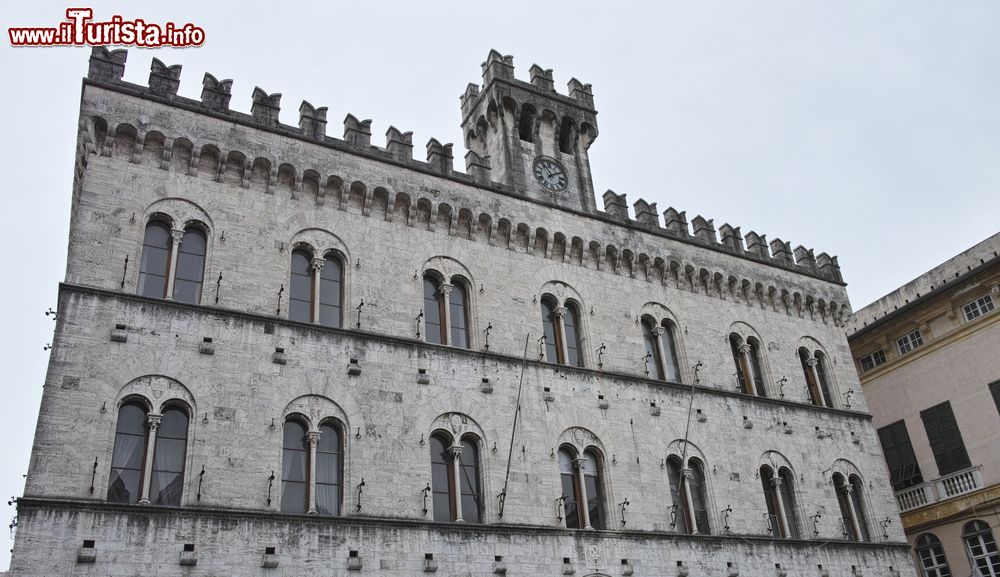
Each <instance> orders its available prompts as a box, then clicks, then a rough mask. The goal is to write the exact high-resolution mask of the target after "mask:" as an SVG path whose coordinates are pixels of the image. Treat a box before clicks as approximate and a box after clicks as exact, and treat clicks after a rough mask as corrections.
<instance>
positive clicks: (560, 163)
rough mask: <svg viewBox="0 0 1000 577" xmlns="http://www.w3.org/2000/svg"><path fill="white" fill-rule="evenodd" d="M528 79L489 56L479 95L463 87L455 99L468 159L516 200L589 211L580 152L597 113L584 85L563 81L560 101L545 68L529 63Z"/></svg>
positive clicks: (589, 186)
mask: <svg viewBox="0 0 1000 577" xmlns="http://www.w3.org/2000/svg"><path fill="white" fill-rule="evenodd" d="M530 75H531V81H530V82H524V81H522V80H517V79H515V78H514V59H513V58H512V57H511V56H502V55H501V54H500V53H499V52H497V51H496V50H492V51H490V55H489V56H488V57H487V59H486V62H484V63H483V86H482V89H480V87H479V86H478V85H476V84H469V86H468V87H467V88H466V89H465V93H464V94H463V95H462V96H461V102H462V132H463V134H464V135H465V146H466V148H467V149H468V151H469V152H468V153H467V154H466V156H467V157H468V158H467V161H469V162H474V163H484V162H488V163H489V165H490V167H491V169H492V170H491V174H492V178H493V180H494V181H497V182H499V183H500V184H502V185H505V186H507V187H509V188H511V189H512V190H513V191H514V192H515V193H516V194H519V195H523V196H526V197H529V198H532V199H535V200H540V201H542V202H547V203H552V204H555V205H557V206H560V207H564V208H571V209H575V210H583V211H588V212H593V211H595V210H596V207H595V202H594V185H593V181H592V180H591V174H590V159H589V157H588V156H587V150H588V149H589V148H590V145H591V143H593V142H594V140H595V139H596V138H597V111H596V110H594V94H593V92H591V89H590V85H589V84H582V83H581V82H580V81H578V80H577V79H575V78H573V79H570V81H569V85H568V86H569V89H568V93H569V94H568V95H563V94H559V93H558V92H556V90H555V87H554V84H553V80H552V70H545V69H543V68H541V67H540V66H538V65H537V64H536V65H533V66H532V67H531V70H530Z"/></svg>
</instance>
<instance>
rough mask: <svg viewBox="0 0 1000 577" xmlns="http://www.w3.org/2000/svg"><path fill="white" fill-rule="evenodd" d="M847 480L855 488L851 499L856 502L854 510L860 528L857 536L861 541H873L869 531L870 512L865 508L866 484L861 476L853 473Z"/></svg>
mask: <svg viewBox="0 0 1000 577" xmlns="http://www.w3.org/2000/svg"><path fill="white" fill-rule="evenodd" d="M847 482H848V484H849V485H850V487H852V488H853V490H852V491H851V499H852V502H853V503H854V512H855V514H856V515H857V518H858V529H859V530H860V533H859V534H858V536H857V538H858V540H859V541H871V534H869V532H868V512H867V510H866V509H865V502H864V499H863V495H864V487H865V485H864V483H862V482H861V477H858V476H857V475H851V476H850V478H849V479H848V480H847Z"/></svg>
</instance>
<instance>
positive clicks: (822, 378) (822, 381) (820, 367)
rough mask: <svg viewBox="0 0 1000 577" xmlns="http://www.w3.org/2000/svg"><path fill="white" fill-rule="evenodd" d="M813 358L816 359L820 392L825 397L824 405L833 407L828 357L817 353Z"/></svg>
mask: <svg viewBox="0 0 1000 577" xmlns="http://www.w3.org/2000/svg"><path fill="white" fill-rule="evenodd" d="M813 357H814V358H815V359H816V374H817V375H818V376H819V390H820V393H822V395H823V404H824V405H825V406H827V407H832V406H833V395H832V394H831V393H830V383H829V381H828V379H827V376H826V356H825V355H824V354H823V353H821V352H819V351H816V352H815V353H814V354H813Z"/></svg>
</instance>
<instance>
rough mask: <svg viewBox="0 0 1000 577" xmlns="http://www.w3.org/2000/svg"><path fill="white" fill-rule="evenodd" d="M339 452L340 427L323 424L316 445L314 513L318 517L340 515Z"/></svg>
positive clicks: (340, 448) (340, 456)
mask: <svg viewBox="0 0 1000 577" xmlns="http://www.w3.org/2000/svg"><path fill="white" fill-rule="evenodd" d="M341 452H342V445H341V440H340V427H338V426H337V425H336V424H335V423H331V422H326V423H323V424H322V425H321V426H320V428H319V442H318V443H316V512H317V513H319V514H320V515H339V514H340V501H341V492H340V488H341V471H342V470H343V469H342V467H341V464H342V463H343V459H342V455H341Z"/></svg>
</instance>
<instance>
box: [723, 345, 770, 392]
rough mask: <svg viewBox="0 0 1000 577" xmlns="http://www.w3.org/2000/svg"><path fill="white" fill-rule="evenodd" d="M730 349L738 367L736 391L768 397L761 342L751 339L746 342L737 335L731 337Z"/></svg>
mask: <svg viewBox="0 0 1000 577" xmlns="http://www.w3.org/2000/svg"><path fill="white" fill-rule="evenodd" d="M729 349H730V351H731V352H732V354H733V363H734V365H735V366H736V373H735V374H734V376H735V377H736V389H737V390H738V391H740V392H741V393H743V394H745V395H757V396H761V397H766V396H767V394H766V392H765V389H764V378H763V375H762V374H761V362H760V341H759V340H757V339H756V338H754V337H749V338H748V339H747V340H746V342H744V341H743V338H742V337H741V336H740V335H738V334H737V333H731V334H730V335H729Z"/></svg>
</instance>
